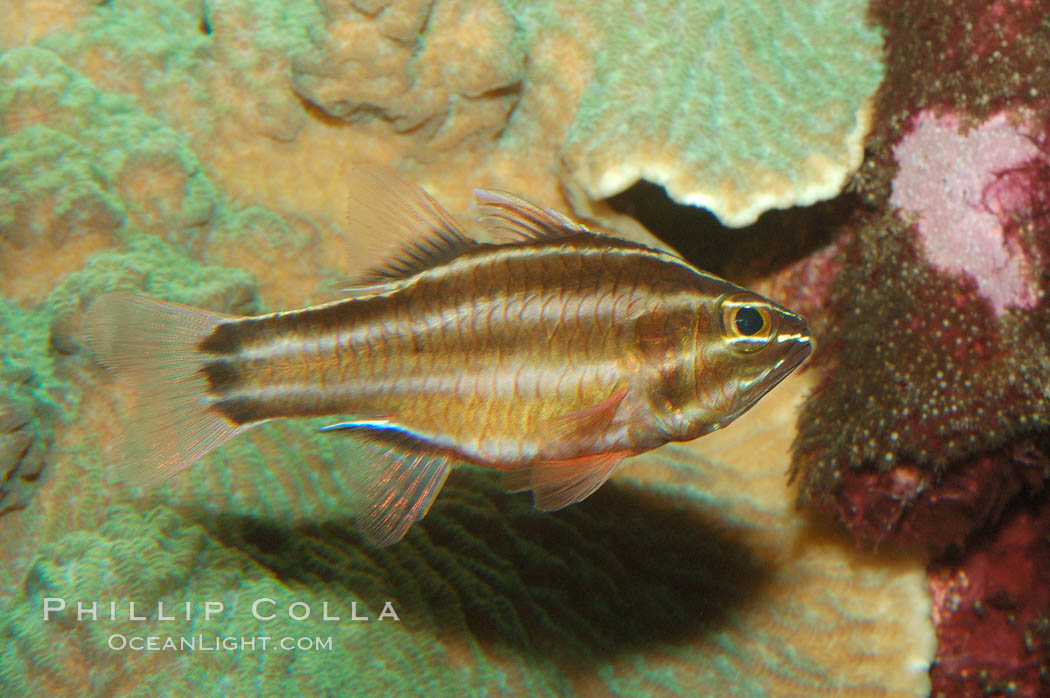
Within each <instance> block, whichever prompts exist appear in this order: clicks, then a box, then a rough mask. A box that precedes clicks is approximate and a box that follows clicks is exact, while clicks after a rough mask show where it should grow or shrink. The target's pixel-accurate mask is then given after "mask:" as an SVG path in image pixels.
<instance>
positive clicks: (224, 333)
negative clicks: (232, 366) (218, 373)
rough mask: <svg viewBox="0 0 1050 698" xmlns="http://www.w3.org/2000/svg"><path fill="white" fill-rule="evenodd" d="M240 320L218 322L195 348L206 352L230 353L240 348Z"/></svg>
mask: <svg viewBox="0 0 1050 698" xmlns="http://www.w3.org/2000/svg"><path fill="white" fill-rule="evenodd" d="M240 324H241V323H240V321H237V320H235V321H232V322H220V323H219V324H218V325H216V326H215V329H214V330H212V331H211V334H209V335H208V336H207V337H205V338H204V339H202V340H201V341H200V344H198V345H197V349H198V350H200V351H202V352H204V353H206V354H221V355H230V354H236V353H237V352H239V351H240V350H241V328H240Z"/></svg>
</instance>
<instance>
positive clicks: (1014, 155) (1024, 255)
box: [890, 110, 1043, 315]
mask: <svg viewBox="0 0 1050 698" xmlns="http://www.w3.org/2000/svg"><path fill="white" fill-rule="evenodd" d="M893 154H894V157H895V158H896V159H897V162H898V164H899V166H900V169H899V171H898V173H897V176H896V177H895V178H894V180H893V194H892V195H891V197H890V203H891V204H892V205H893V206H895V207H896V208H898V209H901V210H902V211H904V212H905V215H906V216H911V217H914V218H916V219H917V227H918V231H919V238H920V239H921V241H922V244H923V248H924V250H925V254H926V257H927V258H928V259H929V261H930V262H932V263H933V264H934V265H935V266H936V267H938V268H940V269H942V270H944V271H947V272H951V273H956V274H960V273H961V274H968V275H969V276H972V277H973V279H974V281H976V282H977V288H978V292H979V293H980V294H981V295H982V296H983V297H984V298H986V299H987V300H988V301H989V302H990V303H991V305H992V308H993V309H994V310H995V313H996V315H1002V314H1003V313H1004V312H1005V311H1006V309H1007V308H1010V307H1018V308H1032V307H1034V306H1035V304H1036V302H1037V300H1038V294H1037V291H1036V289H1035V288H1033V282H1032V277H1033V274H1032V260H1031V255H1030V254H1029V252H1028V251H1027V250H1026V249H1025V247H1024V245H1023V244H1022V242H1021V240H1020V239H1019V238H1018V237H1016V236H1012V235H1008V234H1007V233H1006V227H1005V226H1004V224H1005V223H1006V222H1007V221H1009V220H1010V219H1011V217H1012V216H1013V214H1014V213H1016V212H1018V211H1019V210H1020V209H1023V208H1024V207H1025V206H1027V198H1026V196H1025V191H1024V182H1023V179H1022V178H1018V177H1009V178H1004V176H1003V174H1004V173H1008V172H1017V171H1019V168H1023V167H1025V166H1027V165H1028V164H1029V163H1031V162H1033V161H1038V160H1042V159H1043V155H1042V153H1041V151H1040V148H1039V146H1038V145H1037V143H1036V141H1035V139H1034V138H1033V137H1032V136H1031V135H1030V134H1029V133H1027V132H1026V130H1025V129H1024V128H1023V127H1021V126H1018V125H1016V124H1015V123H1013V122H1012V121H1011V119H1009V118H1008V117H1007V116H1006V114H1005V113H1002V112H1000V113H999V114H996V115H995V116H993V117H991V118H990V119H988V120H986V121H984V122H983V123H982V124H980V125H979V126H978V127H976V128H973V129H970V130H969V131H968V132H966V131H964V130H962V129H960V121H959V119H958V118H957V117H956V116H954V115H951V114H949V115H946V116H941V117H937V116H934V115H933V114H932V113H931V112H930V111H928V110H924V111H922V112H920V113H919V114H918V116H917V117H916V119H915V129H914V131H913V132H912V133H910V134H908V135H907V136H905V137H904V138H903V139H902V140H901V142H900V143H899V144H897V145H896V146H895V147H894V148H893Z"/></svg>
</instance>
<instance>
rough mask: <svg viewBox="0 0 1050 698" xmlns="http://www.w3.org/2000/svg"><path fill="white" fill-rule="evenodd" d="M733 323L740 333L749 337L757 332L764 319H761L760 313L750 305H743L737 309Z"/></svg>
mask: <svg viewBox="0 0 1050 698" xmlns="http://www.w3.org/2000/svg"><path fill="white" fill-rule="evenodd" d="M733 324H734V325H736V329H737V331H738V332H740V334H742V335H744V336H745V337H751V336H754V335H756V334H758V332H759V330H761V329H762V326H763V325H764V324H765V320H763V319H762V313H760V312H758V311H757V310H755V309H754V308H752V307H751V306H750V305H745V306H743V307H742V308H739V309H737V311H736V319H735V320H733Z"/></svg>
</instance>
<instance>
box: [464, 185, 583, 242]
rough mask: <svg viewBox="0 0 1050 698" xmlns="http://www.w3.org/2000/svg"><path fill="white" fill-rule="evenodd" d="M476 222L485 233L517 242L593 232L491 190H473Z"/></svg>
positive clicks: (547, 211)
mask: <svg viewBox="0 0 1050 698" xmlns="http://www.w3.org/2000/svg"><path fill="white" fill-rule="evenodd" d="M474 200H475V201H476V202H477V207H478V213H479V214H480V215H479V216H478V218H479V220H480V221H481V222H482V223H483V224H484V225H485V227H486V228H488V229H489V230H491V231H493V232H495V233H498V234H501V235H507V234H510V235H511V236H512V237H514V238H516V239H518V240H521V239H526V240H528V239H541V240H542V239H551V238H560V237H568V236H570V235H579V234H580V233H587V234H589V235H594V232H593V231H591V230H589V229H588V228H587V227H585V226H583V225H581V224H580V223H576V222H575V221H572V220H569V219H568V218H566V217H565V216H563V215H562V214H560V213H558V212H557V211H552V210H551V209H542V208H540V207H538V206H535V205H533V204H530V203H529V202H528V201H525V199H522V198H520V197H517V196H514V195H513V194H508V193H507V192H502V191H496V190H494V189H475V190H474Z"/></svg>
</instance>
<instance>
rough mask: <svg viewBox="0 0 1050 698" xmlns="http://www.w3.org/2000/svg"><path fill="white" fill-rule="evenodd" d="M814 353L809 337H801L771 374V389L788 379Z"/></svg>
mask: <svg viewBox="0 0 1050 698" xmlns="http://www.w3.org/2000/svg"><path fill="white" fill-rule="evenodd" d="M812 351H813V342H812V341H811V340H810V338H809V337H799V338H798V339H796V340H795V342H794V343H793V344H792V346H791V348H790V349H788V350H787V353H786V354H785V355H784V358H783V359H781V360H780V364H779V365H778V366H777V367H776V368H775V369H773V370H772V371H771V372H770V375H769V378H770V381H769V387H770V388H773V387H774V386H775V385H777V384H778V383H780V381H782V380H784V379H785V378H787V377H788V376H789V375H790V374H791V372H792V371H794V370H795V369H796V368H798V365H799V364H800V363H802V362H803V361H805V360H806V358H807V357H809V355H810V353H812Z"/></svg>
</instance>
